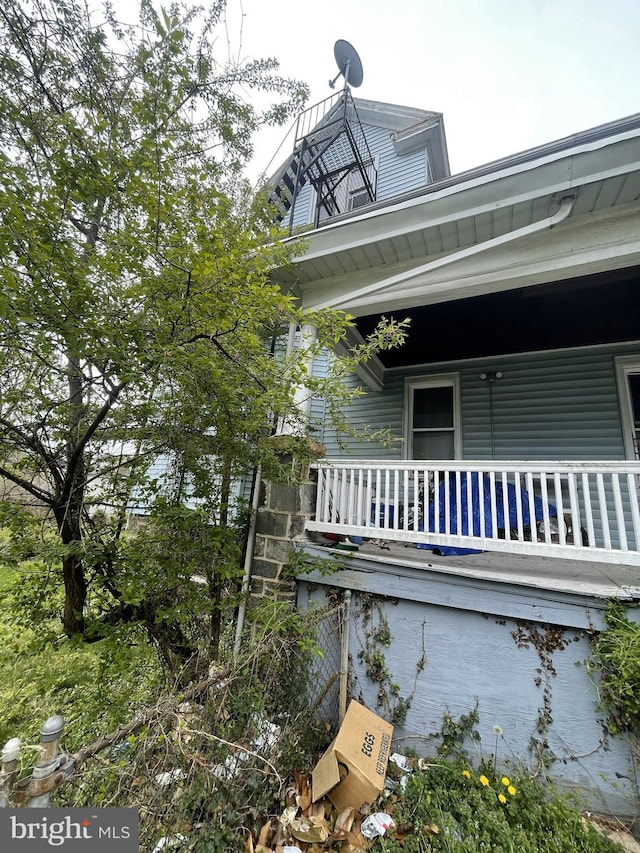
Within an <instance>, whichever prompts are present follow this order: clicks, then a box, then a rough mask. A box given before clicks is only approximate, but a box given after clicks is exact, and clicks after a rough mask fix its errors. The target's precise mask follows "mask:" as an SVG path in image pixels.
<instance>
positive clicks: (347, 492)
mask: <svg viewBox="0 0 640 853" xmlns="http://www.w3.org/2000/svg"><path fill="white" fill-rule="evenodd" d="M315 467H316V470H317V475H318V490H317V500H316V508H315V518H313V519H312V520H310V521H308V522H307V525H306V529H307V531H309V532H310V533H311V534H312V535H314V534H320V535H325V536H326V535H327V534H328V535H329V537H331V536H340V537H349V538H350V539H351V540H352V541H354V542H355V543H357V545H359V546H360V549H361V550H363V552H366V553H369V552H371V553H375V552H376V549H377V552H378V553H380V550H381V546H382V547H383V548H386V549H387V550H388V551H389V553H388V554H387V555H386V557H387V558H388V557H390V556H391V549H393V553H394V554H395V555H396V556H397V555H398V554H399V553H402V555H403V557H402V558H401V559H403V560H405V561H406V560H407V559H408V558H410V561H411V562H412V563H413V562H416V561H417V562H418V563H423V562H424V561H431V563H433V561H434V560H436V561H437V562H438V563H441V562H444V564H445V565H446V564H447V561H449V560H452V557H455V560H454V561H452V562H455V564H456V566H459V565H460V562H461V560H463V562H464V564H468V565H469V566H472V565H477V567H478V570H479V571H481V572H482V573H484V574H485V576H486V571H487V569H488V568H491V570H492V571H493V570H496V567H497V566H499V565H500V564H501V563H503V562H504V563H505V565H508V566H510V567H511V568H510V573H511V574H513V567H514V558H515V557H516V556H517V557H520V558H537V559H536V560H535V561H532V560H531V559H528V560H526V565H527V566H528V569H527V571H529V572H531V573H532V575H533V576H535V577H540V576H541V575H542V576H544V574H545V573H547V574H549V575H554V574H556V571H555V567H554V564H555V561H557V560H562V561H563V562H564V561H569V563H570V564H571V566H570V568H571V574H572V575H574V577H576V579H577V577H578V576H580V577H582V578H584V579H586V578H588V577H590V576H591V575H593V576H594V577H600V576H604V577H607V578H612V574H615V575H616V579H615V581H614V584H616V585H617V584H618V583H619V582H621V580H622V579H620V581H619V579H618V578H617V575H618V574H619V572H618V571H617V570H616V569H615V568H614V567H618V568H619V569H622V568H623V567H627V568H632V567H633V569H634V571H633V572H631V573H629V572H624V571H623V576H626V577H628V578H629V582H630V583H631V585H634V586H635V585H638V583H639V575H640V571H638V569H639V568H640V510H639V501H638V484H639V483H640V462H626V461H625V462H612V461H601V462H591V461H589V462H554V461H549V462H511V461H491V462H488V461H487V462H484V461H476V462H469V461H459V462H454V461H426V460H409V461H403V462H380V461H373V460H345V459H341V460H325V461H322V462H319V463H317V465H316V466H315ZM372 543H373V544H372ZM399 546H403V547H402V548H401V551H399ZM406 546H409V549H407V547H406ZM443 555H444V556H443ZM500 555H504V556H506V557H508V558H509V559H508V560H507V561H504V560H498V559H497V558H498V557H499V556H500ZM520 562H522V561H520ZM524 564H525V563H523V565H524Z"/></svg>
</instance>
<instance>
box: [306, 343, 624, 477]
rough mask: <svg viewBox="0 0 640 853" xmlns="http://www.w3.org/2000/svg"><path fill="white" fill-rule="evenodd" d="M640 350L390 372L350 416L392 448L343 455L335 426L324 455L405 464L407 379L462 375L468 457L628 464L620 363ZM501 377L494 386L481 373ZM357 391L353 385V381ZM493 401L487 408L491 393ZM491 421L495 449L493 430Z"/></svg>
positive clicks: (355, 447) (359, 446)
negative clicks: (388, 437) (388, 438)
mask: <svg viewBox="0 0 640 853" xmlns="http://www.w3.org/2000/svg"><path fill="white" fill-rule="evenodd" d="M632 353H640V345H638V344H635V345H620V346H619V347H615V348H614V347H600V348H585V349H578V350H567V351H563V352H546V353H534V354H526V355H518V356H504V357H501V358H499V359H496V358H492V359H487V360H474V361H473V362H451V363H447V364H437V365H432V366H430V367H427V366H421V367H413V368H410V369H403V370H399V369H398V370H391V371H387V373H386V374H385V387H384V390H383V391H381V392H375V391H367V392H365V393H364V394H363V395H362V396H361V397H359V398H357V399H355V400H354V401H353V402H352V404H351V406H350V410H349V417H350V422H351V423H352V425H354V426H356V427H360V426H361V425H363V424H367V425H368V426H369V427H370V428H371V429H379V428H389V429H390V430H391V432H392V433H393V434H394V436H396V437H397V439H398V441H397V442H396V443H395V444H394V445H393V446H391V447H389V448H380V447H379V446H375V445H373V446H369V445H368V443H367V442H366V441H359V440H358V439H357V438H356V439H350V440H347V442H346V447H345V449H341V448H340V447H339V445H338V442H337V440H336V436H335V433H334V432H333V430H332V428H331V426H330V425H328V424H325V425H324V429H323V430H322V435H323V439H322V441H323V443H324V444H325V445H326V446H327V456H329V457H332V456H335V457H340V456H345V455H350V456H354V457H363V458H378V459H387V460H392V459H402V458H403V456H404V443H403V441H402V438H403V420H404V407H405V399H404V395H405V390H404V386H405V379H407V378H412V377H413V378H416V377H428V376H429V375H435V374H441V373H448V372H457V373H458V374H459V376H460V396H461V412H462V448H463V458H465V459H469V460H481V459H491V458H492V453H493V455H494V457H495V458H496V459H505V460H506V459H508V460H547V459H551V460H575V459H601V460H607V459H610V460H616V459H624V458H625V450H624V441H623V433H622V424H621V417H620V406H619V400H618V389H617V384H616V374H615V357H616V356H617V355H625V354H632ZM489 371H500V372H501V373H502V377H501V378H500V379H497V380H496V381H495V382H493V383H492V387H491V388H490V387H489V383H488V382H487V380H483V379H481V378H480V376H481V374H482V373H487V372H489ZM354 384H355V380H354ZM490 392H491V395H492V401H491V405H490V400H489V394H490ZM492 421H493V442H492V440H491V426H492V423H491V422H492Z"/></svg>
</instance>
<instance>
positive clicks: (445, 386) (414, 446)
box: [405, 373, 461, 459]
mask: <svg viewBox="0 0 640 853" xmlns="http://www.w3.org/2000/svg"><path fill="white" fill-rule="evenodd" d="M405 400H406V406H405V411H406V418H405V427H406V428H405V440H406V450H407V458H408V459H458V458H459V457H460V456H461V436H460V382H459V376H458V374H457V373H447V374H439V375H438V376H431V377H429V378H422V379H408V380H407V381H406V383H405Z"/></svg>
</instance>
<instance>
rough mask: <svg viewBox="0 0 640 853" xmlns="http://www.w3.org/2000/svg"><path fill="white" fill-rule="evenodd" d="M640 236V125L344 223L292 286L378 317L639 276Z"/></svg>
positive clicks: (469, 175)
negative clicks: (564, 209) (531, 288)
mask: <svg viewBox="0 0 640 853" xmlns="http://www.w3.org/2000/svg"><path fill="white" fill-rule="evenodd" d="M405 132H406V133H407V134H408V137H409V136H410V129H407V130H406V131H405ZM416 132H419V133H422V132H425V133H426V132H427V127H426V126H425V127H424V128H422V129H421V130H419V131H416ZM408 137H407V138H408ZM569 197H570V198H571V199H572V205H571V210H570V211H569V214H568V215H567V216H566V217H563V221H558V220H555V219H554V217H555V216H556V214H557V213H558V211H559V210H560V208H561V206H562V204H563V203H564V202H565V200H566V199H567V198H569ZM639 225H640V114H639V115H635V116H631V117H630V118H627V119H622V120H620V121H617V122H613V123H611V124H608V125H603V126H601V127H598V128H594V129H592V130H590V131H585V132H584V133H580V134H576V135H575V136H572V137H569V138H566V139H563V140H559V141H557V142H553V143H550V144H548V145H545V146H541V147H539V148H535V149H532V150H530V151H526V152H523V153H521V154H517V155H514V156H513V157H508V158H505V159H503V160H499V161H496V162H495V163H491V164H488V165H486V166H482V167H479V168H478V169H474V170H471V171H469V172H465V173H462V174H460V175H457V176H454V177H451V178H447V179H444V180H441V181H438V182H436V183H434V184H431V185H429V186H428V187H426V188H422V189H421V190H420V191H418V192H412V193H408V194H405V195H403V196H401V197H398V198H396V199H393V200H390V201H386V202H384V203H376V204H373V205H370V206H368V207H367V208H365V209H363V210H362V211H361V212H359V215H356V216H354V215H349V216H344V217H338V218H336V220H334V221H332V222H331V223H329V224H327V225H325V226H324V227H323V228H320V229H317V230H315V231H312V232H307V233H306V234H305V235H304V236H303V238H302V239H303V240H304V248H303V250H302V252H301V253H300V254H298V256H297V257H296V258H295V259H294V264H293V275H294V280H291V279H289V278H288V276H287V275H286V274H285V273H283V276H282V280H283V284H284V283H289V284H293V283H294V281H295V283H296V284H297V288H296V289H297V290H299V292H300V294H301V301H302V305H303V307H306V308H310V309H313V308H318V307H322V306H329V305H332V306H337V307H341V308H343V309H344V310H346V311H348V312H349V313H351V314H353V315H355V316H362V315H370V314H374V313H382V312H384V311H389V310H391V309H392V308H394V309H397V308H403V307H407V308H408V307H416V306H420V305H427V304H433V303H437V302H444V301H450V300H454V299H460V298H463V297H468V296H477V295H482V294H485V293H492V292H498V291H502V290H508V289H510V288H515V287H523V286H527V285H530V284H531V285H533V284H540V283H545V282H551V281H557V280H561V279H563V278H572V277H576V276H581V275H589V274H593V273H597V272H602V271H605V270H611V269H620V268H624V267H627V266H628V267H630V266H634V265H637V264H639V263H640V227H639ZM532 226H533V227H532ZM291 239H292V240H293V241H294V242H295V240H296V239H298V238H291Z"/></svg>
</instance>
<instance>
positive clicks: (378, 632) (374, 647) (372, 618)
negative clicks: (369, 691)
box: [354, 594, 427, 726]
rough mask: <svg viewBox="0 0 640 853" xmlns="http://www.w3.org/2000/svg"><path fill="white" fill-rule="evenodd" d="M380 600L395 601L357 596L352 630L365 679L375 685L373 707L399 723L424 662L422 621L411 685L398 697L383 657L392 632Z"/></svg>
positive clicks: (397, 687) (423, 624) (410, 699)
mask: <svg viewBox="0 0 640 853" xmlns="http://www.w3.org/2000/svg"><path fill="white" fill-rule="evenodd" d="M384 602H386V603H392V604H394V605H396V604H397V603H398V601H397V599H389V598H384V599H383V598H380V597H378V596H374V595H369V594H364V595H360V596H358V604H359V606H358V609H354V615H355V616H356V623H355V624H356V633H357V634H358V638H359V640H360V651H359V652H358V661H359V662H360V663H361V664H362V665H363V667H364V671H365V674H366V676H367V678H368V679H369V680H370V681H372V682H373V683H374V684H376V685H377V688H378V693H377V697H376V706H377V708H379V709H380V710H381V711H382V712H383V714H384V716H386V718H387V719H388V720H389V722H391V723H392V724H393V725H394V726H401V725H403V723H404V722H405V720H406V718H407V713H408V711H409V708H410V707H411V702H412V700H413V697H414V695H415V692H416V688H417V682H418V676H419V675H420V673H421V672H422V670H423V669H424V668H425V666H426V663H427V655H426V650H425V633H424V632H425V623H424V622H423V623H422V652H421V656H420V658H419V659H418V661H417V663H416V676H415V680H414V683H413V687H412V689H411V692H410V693H409V694H408V695H407V696H402V695H401V693H400V685H399V684H398V682H397V681H396V680H395V678H394V676H393V674H392V673H391V671H390V670H389V668H388V665H387V660H386V656H385V652H386V650H387V649H389V648H390V646H391V641H392V639H393V635H392V634H391V629H390V628H389V622H388V620H387V617H386V615H385V612H384V609H383V603H384ZM359 626H360V627H359Z"/></svg>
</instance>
